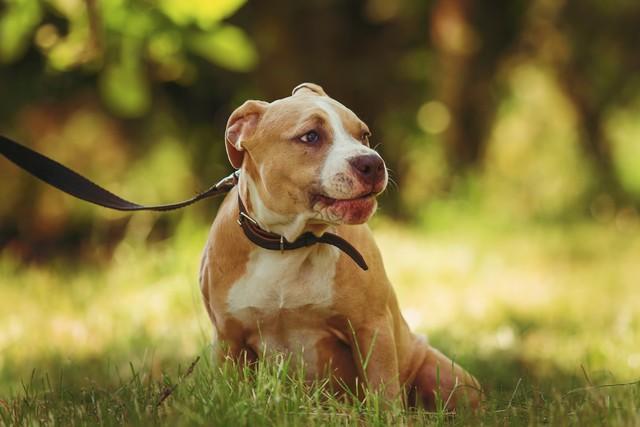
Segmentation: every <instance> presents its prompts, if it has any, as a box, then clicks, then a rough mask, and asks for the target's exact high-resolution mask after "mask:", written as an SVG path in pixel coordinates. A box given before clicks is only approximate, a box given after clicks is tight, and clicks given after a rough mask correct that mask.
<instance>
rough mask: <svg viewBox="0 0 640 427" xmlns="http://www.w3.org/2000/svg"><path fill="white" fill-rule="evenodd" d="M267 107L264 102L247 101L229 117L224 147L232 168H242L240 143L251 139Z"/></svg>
mask: <svg viewBox="0 0 640 427" xmlns="http://www.w3.org/2000/svg"><path fill="white" fill-rule="evenodd" d="M268 105H269V103H268V102H264V101H247V102H245V103H244V104H242V105H241V106H240V107H238V108H237V109H236V110H235V111H234V112H233V113H232V114H231V117H229V120H228V121H227V130H226V131H225V141H226V142H225V146H226V147H227V156H228V157H229V162H230V163H231V166H233V167H234V168H236V169H240V166H242V159H243V158H244V148H243V147H242V143H243V142H244V141H246V140H247V139H249V138H251V136H252V135H253V133H254V132H255V130H256V128H257V127H258V122H259V121H260V118H261V117H262V113H264V110H265V109H266V108H267V106H268Z"/></svg>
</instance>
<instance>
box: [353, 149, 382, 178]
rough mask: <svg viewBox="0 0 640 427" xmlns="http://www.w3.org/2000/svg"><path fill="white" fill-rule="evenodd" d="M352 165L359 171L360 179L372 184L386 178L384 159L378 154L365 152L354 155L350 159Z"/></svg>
mask: <svg viewBox="0 0 640 427" xmlns="http://www.w3.org/2000/svg"><path fill="white" fill-rule="evenodd" d="M349 164H351V167H352V168H353V169H354V170H355V171H356V172H357V174H358V176H359V177H360V179H361V180H362V181H363V182H364V183H366V184H371V185H376V184H377V183H379V182H380V181H381V180H383V179H384V175H385V166H384V161H383V160H382V158H381V157H380V156H378V155H377V154H365V155H363V156H358V157H353V158H352V159H350V160H349Z"/></svg>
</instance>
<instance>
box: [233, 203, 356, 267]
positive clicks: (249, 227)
mask: <svg viewBox="0 0 640 427" xmlns="http://www.w3.org/2000/svg"><path fill="white" fill-rule="evenodd" d="M238 207H239V209H240V213H239V215H238V224H239V225H240V227H242V231H244V235H245V236H247V238H248V239H249V240H251V241H252V242H253V243H255V244H256V245H258V246H260V247H261V248H264V249H269V250H272V251H280V252H284V251H292V250H294V249H300V248H304V247H307V246H311V245H315V244H316V243H324V244H327V245H332V246H335V247H336V248H338V249H340V250H341V251H342V252H344V253H345V254H347V255H349V257H350V258H351V259H352V260H353V261H354V262H355V263H356V264H358V266H359V267H360V268H361V269H363V270H365V271H367V270H368V269H369V267H368V266H367V263H366V261H365V260H364V257H363V256H362V255H361V254H360V252H358V250H357V249H356V248H354V247H353V246H352V245H351V244H350V243H349V242H347V241H346V240H344V239H343V238H342V237H340V236H338V235H336V234H333V233H324V234H323V235H321V236H320V237H318V236H316V235H315V234H313V233H311V232H309V231H308V232H306V233H304V234H302V235H301V236H300V237H298V238H297V239H296V240H294V241H293V242H289V241H288V240H287V239H285V238H284V236H282V235H280V234H276V233H271V232H269V231H265V230H263V229H262V228H260V226H259V225H258V223H257V222H256V220H254V219H253V218H251V216H249V214H248V213H247V209H246V208H245V206H244V204H243V203H242V199H240V194H238Z"/></svg>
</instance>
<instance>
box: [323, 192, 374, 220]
mask: <svg viewBox="0 0 640 427" xmlns="http://www.w3.org/2000/svg"><path fill="white" fill-rule="evenodd" d="M377 195H378V193H376V192H374V191H369V192H367V193H363V194H361V195H359V196H356V197H352V198H348V199H338V198H334V197H329V196H326V195H324V194H317V195H316V196H315V197H314V206H315V208H316V210H318V211H319V212H322V213H323V216H325V217H326V218H327V220H329V222H333V223H344V224H361V223H364V222H366V221H367V220H368V219H369V217H371V215H372V214H373V212H375V210H376V206H377V202H376V196H377Z"/></svg>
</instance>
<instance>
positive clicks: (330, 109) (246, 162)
mask: <svg viewBox="0 0 640 427" xmlns="http://www.w3.org/2000/svg"><path fill="white" fill-rule="evenodd" d="M369 136H370V132H369V128H368V127H367V125H366V124H365V123H364V122H363V121H362V120H360V119H359V118H358V117H357V116H356V115H355V114H354V113H353V112H352V111H351V110H349V109H348V108H346V107H345V106H344V105H342V104H340V103H339V102H338V101H336V100H334V99H332V98H330V97H329V96H328V95H327V94H326V93H325V92H324V90H323V89H322V88H321V87H320V86H318V85H315V84H312V83H304V84H301V85H299V86H297V87H296V88H295V89H294V90H293V94H292V95H291V96H289V97H287V98H283V99H279V100H276V101H273V102H271V103H268V102H264V101H247V102H245V103H244V104H243V105H242V106H240V107H239V108H238V109H237V110H235V111H234V112H233V114H232V115H231V117H230V118H229V121H228V123H227V130H226V146H227V154H228V156H229V160H230V162H231V164H232V165H233V166H234V167H235V168H242V174H241V175H242V176H244V177H245V178H246V182H247V186H248V187H249V195H250V200H248V202H249V203H250V204H251V205H252V206H251V210H252V211H254V212H256V214H258V215H259V216H260V217H261V219H263V221H266V222H276V223H277V222H282V223H287V222H297V223H325V224H326V223H328V224H341V223H344V224H360V223H363V222H366V221H367V220H368V219H369V218H370V217H371V215H373V213H374V211H375V209H376V206H377V202H376V196H377V195H378V194H380V193H381V192H382V191H383V190H384V189H385V187H386V185H387V170H386V167H385V164H384V161H383V160H382V158H381V157H380V155H379V154H378V153H377V152H376V151H374V150H373V149H371V148H370V147H369ZM267 217H268V218H271V219H270V220H265V218H267ZM285 237H288V236H286V234H285Z"/></svg>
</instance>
